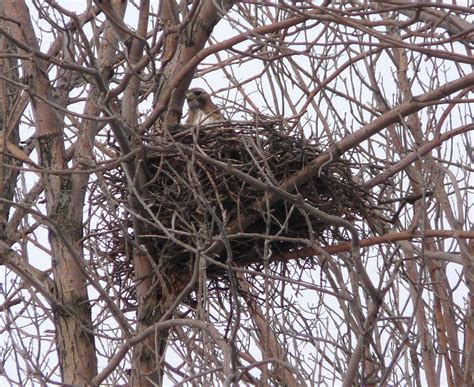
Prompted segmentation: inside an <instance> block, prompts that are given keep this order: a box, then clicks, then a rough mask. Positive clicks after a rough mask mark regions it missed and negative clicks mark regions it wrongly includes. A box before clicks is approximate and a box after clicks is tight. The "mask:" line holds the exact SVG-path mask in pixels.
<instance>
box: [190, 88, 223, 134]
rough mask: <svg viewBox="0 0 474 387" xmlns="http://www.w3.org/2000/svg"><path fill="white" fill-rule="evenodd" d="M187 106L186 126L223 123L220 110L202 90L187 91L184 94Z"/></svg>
mask: <svg viewBox="0 0 474 387" xmlns="http://www.w3.org/2000/svg"><path fill="white" fill-rule="evenodd" d="M186 101H187V102H188V106H189V113H188V119H187V120H186V124H188V125H193V126H197V125H207V124H212V123H214V122H221V121H224V116H223V115H222V114H221V112H220V109H219V108H218V107H217V106H216V105H215V104H214V102H212V100H211V96H210V95H209V94H208V93H207V92H206V91H205V90H203V89H200V88H194V89H189V90H188V91H187V93H186Z"/></svg>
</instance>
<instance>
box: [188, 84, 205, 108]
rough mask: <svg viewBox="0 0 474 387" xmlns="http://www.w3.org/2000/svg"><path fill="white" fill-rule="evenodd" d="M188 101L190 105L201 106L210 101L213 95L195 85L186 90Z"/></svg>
mask: <svg viewBox="0 0 474 387" xmlns="http://www.w3.org/2000/svg"><path fill="white" fill-rule="evenodd" d="M186 101H187V102H188V106H189V107H200V106H204V105H205V104H206V103H208V102H210V101H211V97H210V95H209V94H208V93H207V92H206V91H205V90H204V89H201V88H199V87H195V88H193V89H189V90H188V91H187V92H186Z"/></svg>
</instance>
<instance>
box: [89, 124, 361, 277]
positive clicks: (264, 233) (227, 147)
mask: <svg viewBox="0 0 474 387" xmlns="http://www.w3.org/2000/svg"><path fill="white" fill-rule="evenodd" d="M144 143H145V144H146V147H147V151H146V152H147V168H148V172H149V178H150V182H149V184H148V185H147V187H146V189H145V190H144V191H145V194H144V196H143V200H144V202H145V203H146V205H147V207H148V208H147V210H146V211H145V212H144V213H143V214H142V216H145V217H146V218H147V219H148V220H149V223H148V225H149V226H148V227H147V232H146V234H147V235H148V237H147V240H148V241H150V244H149V245H152V246H153V248H152V251H153V255H154V257H153V259H154V260H155V262H156V263H157V265H158V266H159V267H160V270H161V271H163V272H164V273H165V275H166V276H170V275H182V272H183V270H185V271H187V272H189V266H190V265H189V262H190V259H191V257H192V254H191V253H190V252H189V249H187V248H186V246H190V247H192V248H194V249H200V250H201V251H202V250H205V249H206V248H208V247H209V246H210V245H211V244H212V243H214V242H216V241H225V243H223V244H222V246H225V245H227V249H225V248H221V249H220V251H219V253H218V254H217V257H214V258H216V259H218V260H220V261H222V262H225V261H226V260H227V258H228V253H229V248H228V247H229V246H230V251H231V254H232V259H233V262H234V263H235V264H237V265H241V266H244V265H247V264H249V263H258V262H259V261H260V262H261V261H262V259H261V257H262V256H263V251H264V242H265V239H267V240H268V241H269V242H267V247H269V248H270V249H271V250H272V254H273V255H277V254H278V253H279V252H281V251H288V250H291V249H295V248H298V247H301V246H303V244H304V242H303V240H308V239H311V240H316V241H318V242H319V243H321V244H323V245H324V244H326V243H328V241H330V243H335V242H338V241H346V240H347V238H346V236H345V235H344V234H343V233H341V231H340V230H339V229H338V228H337V227H333V226H332V225H330V224H326V223H325V222H324V221H323V220H321V219H319V218H316V217H314V216H309V215H308V214H306V213H302V212H301V211H300V210H298V209H296V208H294V207H293V206H292V205H291V204H289V203H287V202H285V201H284V200H278V201H276V202H273V203H268V205H266V204H265V202H264V201H263V203H264V205H263V206H260V207H259V208H257V203H262V200H263V199H264V198H265V192H264V191H262V190H261V189H259V188H255V187H254V186H253V185H251V184H249V183H247V182H245V181H244V180H243V179H241V178H239V177H236V176H235V175H233V174H231V173H229V171H228V170H226V169H225V168H222V167H219V166H215V165H212V164H209V163H206V162H205V161H203V160H200V159H199V158H197V157H193V154H192V153H190V152H189V149H190V148H191V149H194V152H196V153H204V154H206V155H208V156H210V157H211V158H212V159H214V160H220V161H222V162H224V163H225V164H226V165H232V166H233V167H234V168H236V169H238V170H240V171H242V172H244V173H246V174H248V175H250V176H252V177H254V178H257V179H259V180H260V181H263V182H267V183H269V184H274V185H276V186H279V185H280V184H282V183H283V182H285V180H286V179H288V178H289V177H291V176H293V175H294V174H295V173H298V172H300V171H301V170H302V169H303V168H304V167H305V166H306V165H307V164H308V163H309V162H311V160H314V159H315V158H316V157H318V156H319V155H320V154H321V152H322V149H321V148H320V146H318V143H317V141H316V140H315V139H312V140H307V139H305V138H303V136H301V135H298V134H295V133H292V134H291V135H288V134H287V131H286V130H285V129H284V128H283V127H281V126H279V124H277V123H273V124H272V123H266V124H265V125H263V126H262V125H255V123H253V124H239V125H238V126H237V127H235V126H230V125H219V126H216V125H213V126H207V127H201V128H182V127H180V128H178V129H176V130H173V131H171V133H167V134H166V135H162V136H154V137H153V138H145V139H144ZM176 144H180V146H186V147H188V152H183V151H182V149H181V150H180V147H179V146H176ZM159 149H166V152H163V151H158V150H159ZM129 178H133V177H129ZM106 180H107V185H108V188H109V192H111V194H112V196H113V197H114V198H115V200H118V201H119V202H123V206H124V207H130V206H129V204H128V195H129V192H130V191H129V189H128V188H127V187H128V186H127V178H126V176H125V174H124V172H123V170H120V169H117V170H114V171H110V172H109V173H108V174H107V175H106ZM297 193H298V194H299V195H301V196H302V197H303V198H304V199H305V200H306V201H307V202H308V203H310V204H312V205H313V206H315V207H316V208H318V209H320V210H321V211H323V212H325V213H327V214H331V215H336V216H339V217H342V218H344V219H346V220H349V221H353V220H355V219H361V218H363V217H364V213H365V212H366V208H367V207H368V204H367V203H366V201H365V200H364V197H366V194H365V192H364V190H363V188H362V187H361V186H360V185H358V184H357V183H356V182H355V181H354V180H353V178H352V174H351V168H350V165H349V163H348V162H346V161H344V160H342V159H337V160H333V162H331V163H330V164H328V165H326V166H324V167H323V168H322V169H321V170H320V171H319V174H318V176H316V177H313V178H312V179H310V180H308V181H307V182H306V183H305V184H304V185H302V186H300V187H298V188H297ZM104 199H105V198H104V197H103V196H101V195H99V196H98V197H96V200H97V202H99V203H100V202H103V201H104ZM124 217H125V218H126V219H124V220H123V222H121V224H119V222H117V221H116V220H115V221H113V220H112V221H111V220H110V219H108V220H105V218H104V224H103V227H104V229H108V231H109V234H108V235H109V236H110V235H111V238H110V239H108V240H107V241H105V240H104V241H103V242H105V246H106V247H105V248H106V250H107V255H108V257H113V258H114V262H115V264H116V269H115V270H116V271H117V272H116V273H115V274H118V275H119V277H121V276H123V275H124V274H125V273H129V274H130V272H131V270H133V269H132V265H131V260H130V259H129V258H127V256H128V255H129V254H128V253H127V251H128V250H127V246H126V243H125V244H124V241H126V240H127V238H124V234H125V233H128V234H130V235H129V236H132V233H131V232H129V231H127V230H130V227H126V226H124V224H125V225H129V226H130V225H131V222H130V216H129V215H127V214H125V213H124ZM248 217H250V219H251V222H244V223H245V224H246V227H245V228H242V229H239V227H236V224H240V223H241V222H242V221H245V220H247V219H249V218H248ZM157 221H159V225H158V226H153V224H155V225H156V224H157ZM230 229H232V230H233V231H234V233H233V234H232V235H226V234H227V231H228V230H230ZM131 239H133V238H131ZM216 272H217V271H216ZM221 272H222V271H221ZM170 273H171V274H170ZM173 273H174V274H173ZM178 273H181V274H178ZM127 277H128V275H127Z"/></svg>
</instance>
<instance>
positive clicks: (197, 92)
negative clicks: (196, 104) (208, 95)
mask: <svg viewBox="0 0 474 387" xmlns="http://www.w3.org/2000/svg"><path fill="white" fill-rule="evenodd" d="M194 94H196V95H201V94H202V91H201V90H196V91H195V92H194Z"/></svg>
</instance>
